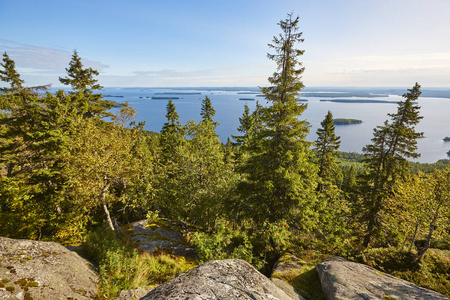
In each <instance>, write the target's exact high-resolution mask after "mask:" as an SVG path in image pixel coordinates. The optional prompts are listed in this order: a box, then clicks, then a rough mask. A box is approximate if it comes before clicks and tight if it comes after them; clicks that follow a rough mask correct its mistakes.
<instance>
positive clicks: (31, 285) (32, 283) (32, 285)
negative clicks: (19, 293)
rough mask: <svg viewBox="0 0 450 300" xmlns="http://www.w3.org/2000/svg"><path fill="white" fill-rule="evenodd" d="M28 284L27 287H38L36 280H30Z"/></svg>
mask: <svg viewBox="0 0 450 300" xmlns="http://www.w3.org/2000/svg"><path fill="white" fill-rule="evenodd" d="M28 286H29V287H38V286H39V282H37V281H33V282H30V283H29V284H28Z"/></svg>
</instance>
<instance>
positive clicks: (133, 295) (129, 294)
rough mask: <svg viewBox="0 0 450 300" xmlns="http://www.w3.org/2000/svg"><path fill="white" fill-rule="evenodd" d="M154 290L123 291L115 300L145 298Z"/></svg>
mask: <svg viewBox="0 0 450 300" xmlns="http://www.w3.org/2000/svg"><path fill="white" fill-rule="evenodd" d="M151 290H152V288H141V287H139V288H136V289H132V290H124V291H121V292H120V294H119V295H118V296H117V297H116V298H114V300H136V299H140V298H141V297H144V296H145V295H147V294H148V292H150V291H151Z"/></svg>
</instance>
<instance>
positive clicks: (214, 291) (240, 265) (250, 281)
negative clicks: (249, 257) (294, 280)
mask: <svg viewBox="0 0 450 300" xmlns="http://www.w3.org/2000/svg"><path fill="white" fill-rule="evenodd" d="M156 299H166V300H181V299H183V300H194V299H195V300H207V299H227V300H238V299H239V300H245V299H252V300H269V299H270V300H292V298H291V297H289V296H288V295H286V293H284V292H283V291H282V290H280V289H279V288H278V287H277V286H275V284H273V283H272V282H271V281H270V280H269V279H268V278H267V277H265V276H264V275H262V274H261V273H259V272H258V271H257V270H255V269H254V268H253V267H252V266H251V265H250V264H248V263H247V262H245V261H243V260H239V259H225V260H213V261H209V262H206V263H204V264H201V265H199V266H197V267H195V268H193V269H192V270H190V271H188V272H186V273H184V274H181V275H179V276H178V277H176V278H174V279H172V280H170V281H168V282H166V283H164V284H162V285H160V286H159V287H157V288H155V289H154V290H152V291H151V292H150V293H148V294H147V295H146V296H145V297H143V298H141V300H156Z"/></svg>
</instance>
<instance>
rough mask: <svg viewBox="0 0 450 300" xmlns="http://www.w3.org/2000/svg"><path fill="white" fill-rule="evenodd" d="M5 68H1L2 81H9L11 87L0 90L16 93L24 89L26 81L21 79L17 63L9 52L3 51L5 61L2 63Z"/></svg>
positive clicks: (0, 89) (0, 78)
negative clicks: (10, 56)
mask: <svg viewBox="0 0 450 300" xmlns="http://www.w3.org/2000/svg"><path fill="white" fill-rule="evenodd" d="M0 66H1V67H3V70H0V81H3V82H6V83H9V85H10V87H9V88H6V87H3V88H0V92H2V93H4V94H6V93H15V92H18V91H20V90H22V89H23V86H22V84H23V83H24V81H23V80H22V79H20V74H19V73H18V72H17V71H16V63H15V62H14V61H13V60H12V59H10V58H9V56H8V54H7V53H6V52H5V53H3V62H2V63H1V64H0Z"/></svg>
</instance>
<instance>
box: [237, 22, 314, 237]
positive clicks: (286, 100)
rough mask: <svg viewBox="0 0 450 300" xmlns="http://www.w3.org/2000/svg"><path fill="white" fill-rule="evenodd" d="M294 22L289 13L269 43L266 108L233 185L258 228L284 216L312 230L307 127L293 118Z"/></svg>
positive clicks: (297, 67) (298, 109) (296, 111)
mask: <svg viewBox="0 0 450 300" xmlns="http://www.w3.org/2000/svg"><path fill="white" fill-rule="evenodd" d="M298 22H299V18H298V17H297V18H295V19H293V18H292V15H291V14H289V15H288V17H287V19H285V20H282V21H280V22H279V23H278V25H280V27H281V29H282V33H281V34H280V35H279V36H276V37H274V38H273V44H269V47H270V48H273V49H274V50H275V54H268V55H267V56H268V58H269V59H271V60H273V61H275V63H276V64H277V71H276V72H275V73H274V74H273V76H272V77H269V82H270V83H271V84H272V86H270V87H265V88H261V92H262V93H263V94H264V95H265V97H266V99H267V100H268V101H270V102H271V105H270V106H268V107H264V108H261V111H260V112H259V113H261V128H260V129H259V130H258V131H257V132H256V133H255V137H254V139H252V142H251V143H250V146H249V153H250V157H249V159H248V160H247V161H246V163H245V165H244V167H243V171H244V172H245V173H246V174H245V175H246V178H244V180H243V181H242V182H241V183H240V184H239V190H240V191H241V194H242V197H243V198H244V199H245V200H246V202H247V208H246V210H247V212H248V214H249V215H250V216H251V218H252V219H254V220H255V222H256V224H260V225H262V224H263V223H264V221H269V222H275V221H279V220H283V219H286V218H289V217H291V218H292V217H295V218H296V219H297V221H298V222H297V224H302V225H303V227H304V228H308V227H309V228H310V227H311V225H312V218H311V214H312V210H311V207H312V205H313V202H314V199H315V196H314V190H315V188H316V187H317V182H316V167H315V166H314V164H312V163H311V161H310V160H311V153H310V150H309V148H310V145H311V144H310V143H309V142H307V141H306V136H307V134H308V132H309V128H308V126H307V123H306V122H305V121H302V120H300V119H299V118H300V116H301V114H302V113H303V111H304V110H305V109H306V105H305V104H299V103H298V101H297V97H298V93H299V92H300V90H301V89H302V88H303V83H302V81H301V74H302V73H303V71H304V68H303V67H301V63H300V62H299V61H298V57H299V56H301V55H302V54H303V50H298V49H296V48H295V44H296V43H298V42H303V39H302V38H301V34H302V33H301V32H298Z"/></svg>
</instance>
